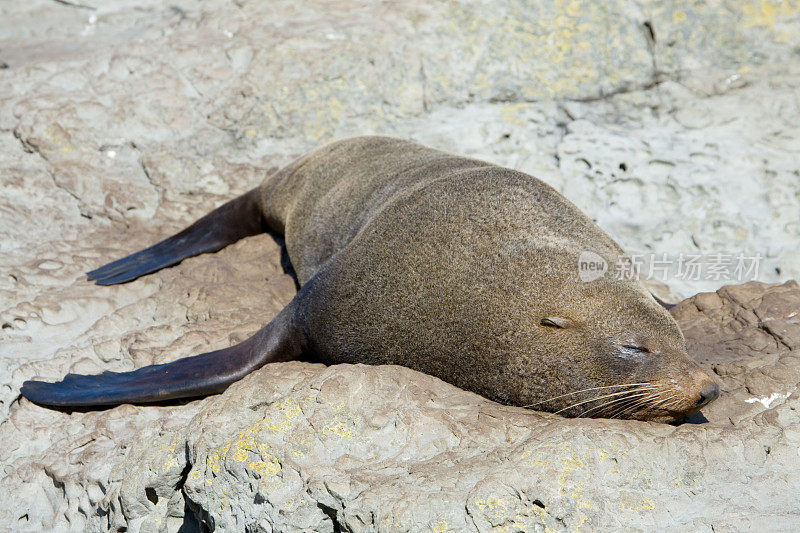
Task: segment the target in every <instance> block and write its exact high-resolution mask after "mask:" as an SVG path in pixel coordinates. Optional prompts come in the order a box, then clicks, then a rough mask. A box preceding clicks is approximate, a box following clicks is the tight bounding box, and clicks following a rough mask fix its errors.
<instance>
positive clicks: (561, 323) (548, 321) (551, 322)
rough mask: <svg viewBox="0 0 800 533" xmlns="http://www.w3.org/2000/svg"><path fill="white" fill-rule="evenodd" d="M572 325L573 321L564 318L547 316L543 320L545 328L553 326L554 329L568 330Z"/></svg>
mask: <svg viewBox="0 0 800 533" xmlns="http://www.w3.org/2000/svg"><path fill="white" fill-rule="evenodd" d="M572 324H573V322H572V320H570V319H569V318H565V317H563V316H546V317H544V318H543V319H542V325H543V326H551V327H554V328H568V327H570V326H572Z"/></svg>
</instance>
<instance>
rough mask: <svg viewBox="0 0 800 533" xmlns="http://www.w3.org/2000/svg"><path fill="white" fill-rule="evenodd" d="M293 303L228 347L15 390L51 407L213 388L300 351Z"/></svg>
mask: <svg viewBox="0 0 800 533" xmlns="http://www.w3.org/2000/svg"><path fill="white" fill-rule="evenodd" d="M294 308H295V307H294V305H292V304H289V305H288V306H287V307H285V308H284V309H283V311H281V313H280V314H279V315H278V316H277V317H275V319H274V320H273V321H272V322H270V323H269V324H267V325H266V326H265V327H264V328H262V329H261V330H260V331H259V332H258V333H256V334H255V335H253V336H252V337H250V338H249V339H247V340H246V341H244V342H242V343H240V344H237V345H236V346H231V347H230V348H224V349H222V350H217V351H214V352H208V353H204V354H200V355H195V356H192V357H185V358H183V359H178V360H177V361H173V362H172V363H166V364H162V365H151V366H146V367H143V368H140V369H138V370H134V371H132V372H103V373H102V374H97V375H81V374H67V376H66V377H64V379H63V380H62V381H58V382H55V383H48V382H44V381H26V382H25V383H23V384H22V390H21V392H22V395H23V396H24V397H26V398H28V399H29V400H31V401H32V402H35V403H38V404H42V405H48V406H55V407H88V406H101V405H107V406H111V405H119V404H122V403H151V402H159V401H163V400H172V399H176V398H191V397H195V396H205V395H208V394H216V393H219V392H222V391H224V390H225V389H226V388H227V387H228V385H230V384H231V383H233V382H235V381H238V380H240V379H242V378H243V377H244V376H246V375H247V374H249V373H250V372H252V371H254V370H256V369H257V368H260V367H261V366H263V365H264V364H266V363H271V362H277V361H290V360H293V359H297V358H298V357H299V356H300V354H301V352H302V345H303V343H302V342H301V341H300V340H299V337H298V335H297V331H298V330H297V328H295V327H294Z"/></svg>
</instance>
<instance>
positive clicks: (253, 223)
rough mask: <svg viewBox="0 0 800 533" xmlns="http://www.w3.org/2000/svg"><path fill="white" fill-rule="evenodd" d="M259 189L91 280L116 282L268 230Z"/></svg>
mask: <svg viewBox="0 0 800 533" xmlns="http://www.w3.org/2000/svg"><path fill="white" fill-rule="evenodd" d="M258 196H259V191H258V189H253V190H252V191H250V192H248V193H247V194H244V195H242V196H240V197H238V198H236V199H234V200H231V201H230V202H228V203H226V204H224V205H222V206H220V207H218V208H217V209H215V210H214V211H212V212H211V213H209V214H207V215H206V216H204V217H203V218H201V219H200V220H198V221H197V222H195V223H194V224H192V225H191V226H189V227H188V228H186V229H185V230H183V231H181V232H180V233H178V234H176V235H173V236H172V237H170V238H168V239H165V240H163V241H161V242H160V243H158V244H155V245H153V246H151V247H150V248H147V249H145V250H141V251H139V252H136V253H135V254H131V255H129V256H128V257H124V258H122V259H120V260H118V261H114V262H113V263H109V264H107V265H105V266H102V267H100V268H98V269H97V270H92V271H91V272H89V273H88V274H87V276H88V278H89V280H90V281H91V280H94V281H95V283H97V284H98V285H114V284H116V283H125V282H126V281H131V280H134V279H136V278H138V277H140V276H144V275H145V274H149V273H151V272H155V271H156V270H161V269H162V268H166V267H168V266H172V265H175V264H177V263H180V262H181V261H182V260H184V259H186V258H187V257H192V256H193V255H199V254H202V253H206V252H216V251H217V250H220V249H222V248H224V247H225V246H227V245H229V244H232V243H234V242H236V241H238V240H239V239H243V238H245V237H248V236H250V235H256V234H258V233H262V232H263V231H265V229H266V227H265V225H264V222H263V216H262V214H261V208H260V205H259V200H258Z"/></svg>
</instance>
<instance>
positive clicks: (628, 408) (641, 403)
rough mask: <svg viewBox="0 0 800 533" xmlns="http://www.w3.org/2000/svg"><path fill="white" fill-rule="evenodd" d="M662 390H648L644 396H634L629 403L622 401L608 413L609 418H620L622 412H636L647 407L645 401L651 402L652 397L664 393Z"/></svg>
mask: <svg viewBox="0 0 800 533" xmlns="http://www.w3.org/2000/svg"><path fill="white" fill-rule="evenodd" d="M664 392H665V391H664V390H663V389H662V390H659V389H658V388H656V390H655V392H652V391H651V392H649V393H648V394H646V395H643V396H644V397H640V398H636V399H634V400H633V402H632V403H631V404H628V403H623V404H622V405H619V406H616V407H615V408H614V410H613V411H611V412H610V413H609V415H610V416H609V417H610V418H617V417H619V418H622V415H623V414H627V413H632V412H638V411H641V410H642V409H643V408H645V407H647V403H648V402H651V401H652V400H653V399H655V398H658V397H659V396H661V395H662V394H664Z"/></svg>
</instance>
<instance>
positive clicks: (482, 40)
mask: <svg viewBox="0 0 800 533" xmlns="http://www.w3.org/2000/svg"><path fill="white" fill-rule="evenodd" d="M81 6H83V7H81ZM798 13H800V9H798V7H797V5H796V3H792V2H787V1H783V2H779V1H778V0H774V1H773V0H765V1H761V0H759V1H758V2H756V1H755V0H752V1H751V0H746V1H743V2H736V3H731V2H720V1H716V0H713V1H712V0H709V1H706V2H701V3H697V2H685V1H682V0H670V1H667V0H664V1H659V2H639V3H631V2H621V1H617V0H613V1H610V2H605V3H602V4H601V3H597V2H589V1H584V0H577V1H574V2H572V1H571V2H556V3H552V2H541V1H533V2H526V3H519V2H515V1H499V2H491V3H481V2H472V1H465V2H455V3H452V2H451V3H430V2H419V1H410V2H402V3H397V2H395V3H363V2H362V3H359V2H356V1H355V0H342V1H338V2H336V3H334V4H330V5H328V4H325V6H322V4H319V3H314V2H304V1H300V2H288V1H283V0H280V1H276V2H268V3H264V2H249V1H239V2H236V3H235V7H234V6H233V5H232V4H231V3H229V2H223V1H221V0H210V1H208V2H203V3H202V4H198V3H195V2H187V1H184V0H176V1H174V2H170V3H169V5H165V4H164V3H163V2H156V1H151V0H139V1H137V2H135V3H130V2H124V1H116V0H110V1H106V2H102V3H101V2H91V1H89V0H85V1H84V0H81V1H80V2H78V1H76V2H65V3H58V2H51V1H46V0H35V1H30V2H15V3H6V4H4V5H0V372H2V375H3V376H5V379H4V381H3V383H4V386H3V387H2V388H0V464H2V472H0V497H2V498H3V501H4V503H5V505H3V506H0V520H1V521H2V524H3V525H4V526H5V527H6V528H8V529H21V530H89V531H92V530H94V531H106V530H108V529H115V528H118V527H126V528H128V530H130V531H151V530H166V531H175V530H178V529H179V528H181V527H182V526H184V525H185V527H186V529H184V530H187V529H188V530H191V529H192V528H193V527H194V528H198V527H200V526H201V524H207V525H212V524H213V525H214V526H217V527H223V526H229V529H234V530H239V529H243V528H244V527H245V526H248V525H249V526H250V527H251V528H252V529H263V530H276V531H290V530H303V531H306V530H313V529H318V530H331V531H332V530H336V528H342V529H352V530H368V529H374V530H393V529H412V530H419V529H433V530H434V531H446V530H464V529H466V530H478V531H486V530H502V529H503V528H506V529H507V530H515V529H516V530H518V529H522V530H530V529H534V530H535V529H537V528H538V529H541V528H543V527H544V528H550V529H552V530H563V529H595V528H599V529H611V528H614V529H619V528H625V529H652V528H654V527H658V528H659V529H682V530H685V529H692V530H710V529H711V527H712V526H713V528H714V529H715V530H717V531H719V530H731V529H744V528H747V527H751V528H763V527H764V525H765V524H769V525H770V526H773V525H774V528H776V529H784V530H795V529H798V526H800V524H798V516H800V510H799V509H798V504H797V502H796V498H794V499H793V498H792V496H793V495H794V494H797V493H798V490H797V489H798V487H797V483H798V482H797V481H796V480H797V479H798V475H797V474H798V472H797V470H798V464H799V463H800V462H799V461H798V452H797V450H798V440H799V439H800V437H798V420H797V401H798V400H797V393H796V387H797V384H798V382H800V379H799V378H798V364H797V339H798V335H797V327H798V326H797V324H798V318H797V315H796V313H797V309H798V301H799V300H800V298H799V297H798V294H797V292H798V291H797V285H796V284H794V283H793V282H790V283H785V284H783V285H764V284H760V283H748V284H745V285H736V286H732V285H729V286H727V287H725V288H723V289H721V290H719V291H717V292H706V293H703V294H700V295H697V296H695V297H692V298H691V299H689V300H687V301H684V302H683V303H681V304H680V305H678V306H677V307H676V308H675V309H674V312H675V314H676V318H677V319H678V320H679V321H680V323H681V326H682V327H683V329H684V331H685V332H686V336H687V339H688V341H689V345H690V348H691V351H692V353H693V354H694V355H695V357H697V358H698V359H699V360H700V361H701V362H703V364H705V365H708V366H710V367H712V368H713V369H714V370H715V371H716V372H717V374H718V375H719V376H720V377H721V379H722V380H723V384H724V390H725V394H724V395H723V396H722V398H720V399H719V400H718V401H717V402H715V403H714V404H712V405H711V406H710V407H709V408H708V409H706V410H704V412H703V414H704V415H705V417H706V418H707V420H708V422H707V423H705V424H684V425H681V426H679V427H672V426H662V425H656V424H645V423H638V422H623V421H599V420H563V419H558V418H553V417H548V416H546V415H541V414H537V413H532V412H529V411H523V410H520V409H514V408H508V407H502V406H499V405H496V404H493V403H491V402H488V401H486V400H484V399H482V398H480V397H478V396H475V395H472V394H469V393H466V392H464V391H459V390H457V389H455V388H453V387H451V386H449V385H446V384H444V383H442V382H440V381H438V380H435V379H434V378H431V377H428V376H424V375H421V374H416V373H414V372H412V371H409V370H406V369H402V368H393V367H386V368H372V367H361V366H340V367H332V368H324V367H319V366H314V365H304V364H300V363H287V364H281V365H272V366H270V367H267V368H264V369H263V370H261V371H259V372H258V373H255V374H253V375H252V376H250V377H248V378H247V379H246V380H243V381H242V382H241V383H238V384H236V385H235V386H233V387H231V389H230V390H229V391H228V392H226V393H225V394H223V395H220V396H217V397H213V398H207V399H203V400H197V401H192V402H186V403H185V404H180V405H169V406H149V407H141V406H138V407H134V406H129V405H128V406H120V407H117V408H114V409H110V410H106V411H87V412H73V413H65V412H58V411H51V410H47V409H42V408H40V407H37V406H35V405H32V404H31V403H29V402H27V401H25V400H21V399H20V397H19V387H20V385H21V383H22V382H23V381H24V380H25V379H29V378H31V377H33V376H41V377H45V378H48V379H56V378H59V377H61V376H63V375H64V374H65V373H66V372H68V371H75V372H98V371H101V370H126V369H131V368H134V367H140V366H143V365H147V364H151V363H158V362H166V361H170V360H174V359H176V358H178V357H181V356H184V355H189V354H194V353H199V352H202V351H208V350H211V349H215V348H220V347H224V346H228V345H230V344H231V343H234V342H238V341H241V340H243V339H244V338H246V337H247V336H249V335H250V334H251V333H252V332H254V331H256V330H257V329H258V328H260V327H261V326H262V325H263V324H265V323H266V322H268V321H269V320H270V319H271V318H272V317H274V316H275V314H276V313H277V312H278V311H279V310H280V309H281V308H282V307H283V306H284V305H285V304H286V303H287V302H288V301H289V300H290V299H291V298H292V296H293V295H294V293H295V285H294V280H293V279H292V277H291V273H290V272H288V271H287V270H286V269H284V268H283V265H284V263H285V262H282V259H281V248H280V242H279V240H275V239H273V238H272V237H270V236H267V235H263V236H258V237H252V238H249V239H246V240H244V241H242V242H240V243H237V244H235V245H233V246H231V247H229V248H226V249H225V250H223V251H221V252H219V253H217V254H214V255H211V256H202V257H196V258H192V259H189V260H187V261H185V262H184V263H182V264H181V265H179V266H177V267H174V268H170V269H167V270H164V271H162V272H159V273H157V274H155V275H152V276H148V277H146V278H143V279H141V280H137V281H136V282H134V283H131V284H127V285H123V286H117V287H97V286H94V285H91V284H89V283H87V282H86V281H85V280H84V277H83V273H84V272H86V271H88V270H91V269H92V268H95V267H97V266H99V265H101V264H103V263H104V262H106V261H108V260H110V259H114V258H118V257H121V256H123V255H126V254H127V253H130V252H132V251H135V250H137V249H139V248H142V247H144V246H147V245H148V244H151V243H153V242H154V241H157V240H159V239H160V238H163V237H164V236H166V235H169V234H171V233H173V232H175V231H177V230H179V229H181V228H182V227H184V226H185V225H187V224H188V223H190V222H191V221H193V220H194V219H195V218H197V217H199V216H201V215H203V214H205V212H207V211H208V210H210V209H211V208H213V207H214V206H216V205H219V204H221V203H222V202H224V201H226V200H228V199H230V198H231V197H233V196H235V195H236V194H239V193H241V192H244V191H246V190H248V189H249V188H251V187H253V186H255V185H256V184H257V183H259V182H260V181H261V180H262V179H263V176H264V175H265V174H266V173H267V172H269V171H270V169H274V168H277V167H279V166H281V165H283V164H286V163H287V162H289V161H291V160H292V159H293V158H295V157H296V156H298V155H300V154H301V153H303V152H305V151H307V150H309V149H311V148H314V147H317V146H319V145H321V144H322V143H324V142H327V141H329V140H333V139H335V138H341V137H345V136H349V135H356V134H365V133H382V134H392V135H398V136H403V137H412V138H415V139H418V140H420V141H422V142H424V143H427V144H430V145H433V146H437V147H440V148H443V149H446V150H451V151H455V152H458V153H462V154H467V155H471V156H474V157H479V158H484V159H487V160H490V161H492V162H495V163H499V164H503V165H506V166H511V167H514V168H518V169H520V170H523V171H526V172H529V173H531V174H533V175H536V176H538V177H540V178H542V179H544V180H545V181H547V182H548V183H550V184H552V185H553V186H554V187H556V188H558V189H559V190H561V191H562V192H564V193H565V194H566V196H567V197H569V198H570V199H571V200H573V201H574V202H575V203H576V204H577V205H578V206H579V207H580V208H581V209H583V210H585V211H586V212H587V213H588V214H589V215H590V216H592V217H593V218H595V219H596V220H597V221H598V223H599V224H600V225H601V226H602V227H603V228H604V229H606V230H607V231H609V232H610V233H611V234H612V235H613V236H614V237H615V238H616V239H617V240H618V241H619V242H621V243H622V244H623V245H624V246H625V248H626V249H627V250H629V251H630V252H632V253H635V254H640V255H642V256H643V257H644V256H648V255H649V256H651V259H652V258H660V257H661V254H668V255H669V257H668V259H669V261H670V262H671V264H672V265H673V266H674V265H675V264H676V263H677V262H678V259H679V258H680V257H682V256H690V255H699V256H700V259H701V260H702V261H701V263H702V265H701V266H703V268H706V269H707V268H708V267H709V266H710V264H711V260H712V259H713V258H714V257H715V256H714V254H721V253H726V254H729V255H731V256H734V255H736V254H744V255H747V256H757V257H758V258H759V261H758V264H757V266H758V269H757V272H753V271H750V272H748V273H746V275H743V276H738V277H737V276H735V275H732V274H731V273H728V275H727V276H714V275H713V273H709V272H708V271H707V270H704V271H702V272H701V274H702V275H699V276H685V275H684V276H681V275H678V274H677V273H676V272H674V271H673V272H670V273H669V275H668V276H666V278H661V277H659V276H658V275H657V274H658V272H650V271H648V270H649V269H648V266H649V265H647V264H643V272H642V273H643V274H645V275H646V276H649V277H650V278H651V279H650V281H648V283H649V284H650V285H649V286H650V287H652V288H653V290H654V291H656V292H657V293H658V294H659V295H660V296H662V297H663V298H665V299H667V300H669V301H677V300H680V299H681V295H682V296H686V295H691V294H695V293H697V292H698V291H700V290H705V291H715V290H716V289H718V288H719V287H721V286H723V285H725V284H729V283H732V282H739V281H746V280H748V279H758V280H760V281H762V282H777V281H780V280H784V279H791V278H800V270H799V268H800V267H799V266H798V265H800V257H798V253H799V252H798V247H797V242H798V238H800V223H798V219H797V213H798V210H799V209H800V193H799V192H798V191H800V188H799V187H800V185H798V184H799V183H800V180H798V169H797V160H796V159H797V158H796V156H797V154H796V151H797V150H796V146H797V145H798V142H800V121H798V116H800V103H799V102H798V100H797V98H796V96H797V95H796V93H797V91H796V89H797V86H798V85H799V84H800V55H798V54H797V47H798V45H800V43H798V36H799V35H800V31H798V29H799V28H798V24H800V19H798ZM743 199H745V200H746V201H744V200H743ZM654 254H655V255H654ZM709 274H712V275H709ZM208 480H210V482H209V481H208ZM537 524H538V525H537Z"/></svg>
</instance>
